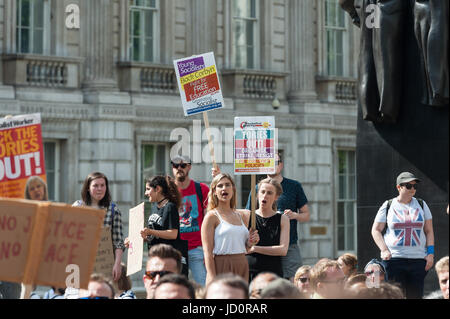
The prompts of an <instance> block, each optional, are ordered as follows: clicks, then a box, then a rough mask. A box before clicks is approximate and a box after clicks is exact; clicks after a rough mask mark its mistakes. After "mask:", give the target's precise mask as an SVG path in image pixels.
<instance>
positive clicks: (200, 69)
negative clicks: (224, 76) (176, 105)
mask: <svg viewBox="0 0 450 319" xmlns="http://www.w3.org/2000/svg"><path fill="white" fill-rule="evenodd" d="M173 65H174V67H175V73H176V76H177V82H178V88H179V90H180V95H181V103H182V104H183V110H184V115H185V116H188V115H194V114H197V113H203V112H206V111H209V110H214V109H218V108H222V107H224V101H223V96H222V91H221V89H220V83H219V76H218V74H217V67H216V62H215V59H214V53H213V52H209V53H205V54H201V55H196V56H192V57H188V58H183V59H178V60H175V61H173Z"/></svg>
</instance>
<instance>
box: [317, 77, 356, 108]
mask: <svg viewBox="0 0 450 319" xmlns="http://www.w3.org/2000/svg"><path fill="white" fill-rule="evenodd" d="M316 88H317V93H318V96H319V99H320V101H324V102H332V103H341V104H354V103H356V99H357V80H356V79H355V78H349V77H338V76H316Z"/></svg>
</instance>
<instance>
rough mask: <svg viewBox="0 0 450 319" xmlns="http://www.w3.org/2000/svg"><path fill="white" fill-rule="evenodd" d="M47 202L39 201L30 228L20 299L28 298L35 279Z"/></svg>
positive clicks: (45, 229) (45, 219) (41, 245)
mask: <svg viewBox="0 0 450 319" xmlns="http://www.w3.org/2000/svg"><path fill="white" fill-rule="evenodd" d="M49 206H50V203H49V202H45V203H39V204H38V208H37V212H36V221H35V225H34V227H33V230H32V234H31V240H30V248H29V250H28V255H27V262H26V266H25V271H24V274H23V281H22V291H21V293H20V299H29V298H30V294H31V289H32V285H33V283H34V282H35V280H36V277H37V272H38V269H39V261H40V257H41V255H42V251H43V249H44V240H45V233H46V231H47V223H48V219H49Z"/></svg>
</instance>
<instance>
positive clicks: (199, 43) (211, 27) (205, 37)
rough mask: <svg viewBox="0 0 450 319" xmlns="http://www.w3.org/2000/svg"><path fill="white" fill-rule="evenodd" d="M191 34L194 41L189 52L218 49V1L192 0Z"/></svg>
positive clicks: (191, 41)
mask: <svg viewBox="0 0 450 319" xmlns="http://www.w3.org/2000/svg"><path fill="white" fill-rule="evenodd" d="M190 13H191V16H190V19H188V21H192V22H191V31H190V32H191V34H190V35H189V34H188V35H187V38H188V43H192V47H191V48H190V49H191V50H189V49H188V53H189V54H192V55H194V54H202V53H206V52H213V51H216V46H217V44H216V43H217V2H216V1H205V0H191V5H190Z"/></svg>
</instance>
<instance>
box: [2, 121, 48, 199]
mask: <svg viewBox="0 0 450 319" xmlns="http://www.w3.org/2000/svg"><path fill="white" fill-rule="evenodd" d="M34 175H37V176H40V177H41V178H42V179H43V180H44V181H46V175H45V161H44V148H43V144H42V131H41V115H40V114H39V113H36V114H26V115H19V116H14V117H10V118H7V119H6V118H4V119H0V197H9V198H23V197H24V192H25V185H26V182H27V179H28V178H29V177H30V176H34Z"/></svg>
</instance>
